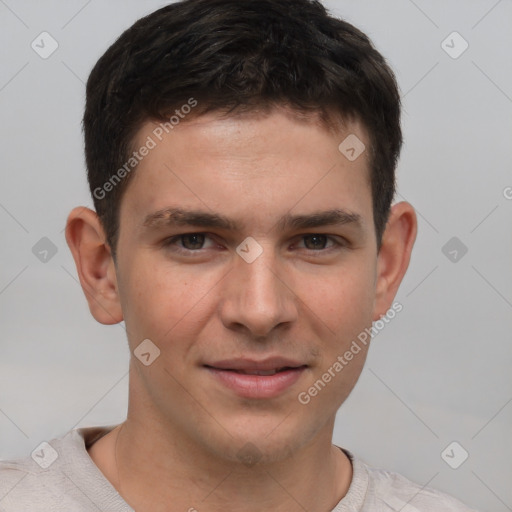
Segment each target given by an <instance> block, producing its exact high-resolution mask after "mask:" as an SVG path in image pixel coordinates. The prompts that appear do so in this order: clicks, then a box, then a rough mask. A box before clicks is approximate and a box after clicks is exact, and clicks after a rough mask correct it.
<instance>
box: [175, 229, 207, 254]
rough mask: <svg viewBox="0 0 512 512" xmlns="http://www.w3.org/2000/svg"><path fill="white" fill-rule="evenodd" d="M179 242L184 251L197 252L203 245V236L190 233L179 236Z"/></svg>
mask: <svg viewBox="0 0 512 512" xmlns="http://www.w3.org/2000/svg"><path fill="white" fill-rule="evenodd" d="M180 240H181V242H182V245H183V247H184V248H185V249H188V250H191V251H193V250H197V249H201V248H202V245H203V244H204V240H205V235H204V234H203V233H190V234H186V235H181V236H180Z"/></svg>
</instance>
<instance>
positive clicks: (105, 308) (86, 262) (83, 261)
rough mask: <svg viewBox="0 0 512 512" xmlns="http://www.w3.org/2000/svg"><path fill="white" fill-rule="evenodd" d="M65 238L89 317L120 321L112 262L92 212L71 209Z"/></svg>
mask: <svg viewBox="0 0 512 512" xmlns="http://www.w3.org/2000/svg"><path fill="white" fill-rule="evenodd" d="M66 241H67V243H68V246H69V248H70V250H71V253H72V254H73V258H74V260H75V265H76V269H77V272H78V277H79V278H80V284H81V285H82V289H83V291H84V293H85V297H86V299H87V302H88V303H89V309H90V311H91V314H92V316H93V317H94V318H95V319H96V320H97V321H98V322H100V323H101V324H106V325H112V324H117V323H119V322H121V321H122V320H123V313H122V310H121V302H120V300H119V292H118V286H117V276H116V269H115V264H114V260H113V258H112V255H111V251H110V247H109V246H108V244H107V242H106V236H105V232H104V230H103V227H102V225H101V222H100V219H99V217H98V215H97V214H96V212H94V211H93V210H91V209H89V208H86V207H77V208H74V209H73V210H72V211H71V213H70V214H69V216H68V220H67V223H66Z"/></svg>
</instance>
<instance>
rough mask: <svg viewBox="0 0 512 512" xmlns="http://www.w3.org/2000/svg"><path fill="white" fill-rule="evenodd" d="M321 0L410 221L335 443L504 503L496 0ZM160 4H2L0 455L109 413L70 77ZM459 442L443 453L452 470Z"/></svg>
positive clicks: (503, 78)
mask: <svg viewBox="0 0 512 512" xmlns="http://www.w3.org/2000/svg"><path fill="white" fill-rule="evenodd" d="M326 4H327V5H328V7H330V8H331V9H332V10H333V11H334V13H336V14H338V15H340V16H342V17H344V18H345V19H347V21H349V22H351V23H353V24H355V25H356V26H358V27H359V28H361V29H362V30H363V31H365V32H366V33H367V34H368V35H369V36H370V37H371V38H372V40H373V41H374V43H375V45H376V46H377V48H378V49H379V50H380V51H381V52H382V53H383V54H384V55H385V56H386V57H387V58H388V60H389V62H390V64H391V65H392V67H393V68H394V70H395V71H396V74H397V77H398V80H399V83H400V87H401V89H402V92H403V97H404V115H403V127H404V132H405V147H404V150H403V154H402V158H401V161H400V165H399V169H398V184H399V195H398V196H397V199H398V200H400V199H406V200H408V201H410V202H411V203H412V204H413V205H414V206H415V208H416V209H417V213H418V217H419V235H418V240H417V243H416V246H415V249H414V251H413V258H412V263H411V266H410V268H409V271H408V273H407V275H406V277H405V280H404V282H403V284H402V286H401V288H400V291H399V293H398V296H397V300H398V301H399V302H401V303H402V304H403V311H402V312H401V313H400V314H399V315H397V317H396V318H395V319H394V320H393V321H392V322H391V323H390V324H389V325H388V326H386V328H385V329H384V330H383V331H381V332H380V333H379V334H378V335H377V337H376V338H375V339H374V342H373V346H372V349H371V351H370V356H369V359H368V362H367V365H366V367H365V370H364V372H363V374H362V376H361V379H360V381H359V384H358V386H357V387H356V389H355V390H354V392H353V393H352V395H351V396H350V398H349V399H348V400H347V402H346V403H345V404H344V405H343V407H342V408H341V409H340V412H339V414H338V418H337V424H336V431H335V438H334V441H335V442H336V443H337V444H339V445H341V446H345V447H347V448H349V449H351V450H352V451H353V452H355V453H356V454H357V455H359V456H360V457H362V458H363V459H364V460H365V461H366V462H368V463H370V464H373V465H376V466H383V467H385V468H387V469H391V470H394V471H398V472H400V473H403V474H404V475H406V476H407V477H408V478H410V479H412V480H415V481H417V482H419V483H421V484H427V485H429V486H432V487H436V488H439V489H441V490H444V491H446V492H449V493H451V494H453V495H455V496H457V497H459V498H461V499H463V500H464V501H466V502H467V503H468V504H470V505H472V506H473V507H475V508H478V509H479V510H488V511H491V510H492V511H496V512H498V511H506V510H512V490H511V486H510V483H511V481H512V468H511V466H512V464H511V462H510V461H511V460H512V438H511V436H510V425H511V419H512V403H511V402H512V385H511V381H512V378H511V376H510V374H511V372H510V366H511V359H512V348H511V343H510V341H511V336H512V334H511V333H512V315H511V313H512V199H507V197H506V196H508V197H509V198H512V188H507V187H512V172H511V170H512V168H511V163H512V162H511V160H512V157H511V151H510V140H511V134H512V130H511V128H512V81H511V78H512V76H511V74H512V71H511V65H510V64H511V59H510V54H511V50H512V2H511V1H510V0H500V1H496V0H478V1H476V0H472V1H469V0H464V1H463V0H458V1H454V0H450V1H441V0H437V1H420V0H415V1H414V2H413V1H412V0H392V1H386V2H382V1H381V0H371V1H370V0H364V1H359V2H356V1H355V0H346V1H345V0H331V1H328V2H326ZM162 5H164V3H162V2H156V1H145V2H140V1H135V0H129V1H126V0H123V1H122V2H121V1H119V0H116V1H109V2H106V1H101V0H92V1H91V0H90V1H89V2H84V0H72V1H67V2H57V1H49V0H46V1H44V2H39V1H38V2H36V1H35V0H33V1H15V0H0V42H1V52H2V65H1V67H0V112H1V119H2V123H1V126H0V130H1V131H0V140H1V160H2V162H1V171H0V172H1V180H2V181H1V187H0V235H1V253H0V254H1V264H0V315H1V318H0V321H1V327H2V334H1V341H0V347H1V352H0V455H1V457H2V458H8V457H14V456H20V455H25V454H28V453H30V452H31V451H32V450H33V449H34V448H35V447H36V446H37V445H38V444H39V443H40V442H41V441H44V440H49V439H51V438H53V437H56V436H60V435H62V434H63V433H65V432H66V431H68V430H69V429H71V428H73V427H77V426H90V425H96V424H113V423H117V422H121V421H122V420H123V419H124V417H125V414H126V405H127V384H128V378H127V369H128V359H129V352H128V349H127V343H126V340H125V332H124V329H123V328H122V326H120V325H117V326H109V327H106V326H102V325H100V324H97V323H96V322H95V321H94V319H93V318H92V316H91V315H90V314H89V310H88V307H87V305H86V301H85V298H84V295H83V292H82V289H81V287H80V285H79V283H78V281H77V274H76V271H75V267H74V263H73V260H72V258H71V255H70V252H69V250H68V248H67V245H66V242H65V239H64V233H63V229H64V225H65V220H66V216H67V214H68V212H69V211H70V210H71V208H72V207H73V206H76V205H86V206H91V205H92V201H91V199H90V198H89V193H88V189H87V183H86V177H85V168H84V163H83V154H82V136H81V128H80V121H81V116H82V111H83V105H84V82H85V81H86V79H87V76H88V73H89V72H90V70H91V68H92V66H93V65H94V63H95V62H96V60H97V59H98V58H99V57H100V56H101V54H102V53H103V52H104V51H105V50H106V49H107V47H108V46H109V45H110V44H111V43H112V42H113V41H114V40H115V38H116V37H117V36H118V35H119V34H120V33H121V31H122V30H124V29H125V28H127V27H128V26H130V25H131V24H132V23H133V22H134V21H135V20H136V19H138V18H139V17H141V16H142V15H144V14H147V13H149V12H151V11H153V10H155V9H156V8H158V7H160V6H162ZM43 31H47V32H49V33H50V34H51V35H52V37H53V38H54V39H55V40H56V41H57V42H58V44H59V47H58V49H57V50H56V51H55V53H53V54H52V55H51V56H50V57H49V58H47V59H42V58H41V57H40V56H39V55H38V54H37V53H36V52H35V51H34V50H33V49H32V48H31V42H32V41H33V40H35V39H36V38H37V36H38V35H39V34H40V33H41V32H43ZM453 31H457V32H459V33H460V34H461V35H462V37H463V38H464V39H465V40H466V41H467V42H468V43H469V48H468V49H467V50H466V51H465V52H464V53H463V54H462V55H460V56H459V57H458V58H456V59H454V58H452V57H451V56H450V55H448V54H447V53H446V52H445V51H444V49H443V47H442V46H441V45H442V41H443V40H445V39H446V38H447V36H448V35H449V34H451V33H452V32H453ZM447 44H448V45H449V46H452V47H453V48H451V50H450V51H451V52H452V53H453V52H456V51H458V50H460V49H461V48H462V46H461V41H460V40H457V39H453V37H452V38H451V39H450V38H449V39H448V40H447ZM43 237H48V238H49V239H50V240H51V241H52V242H53V244H55V246H56V249H57V252H56V254H55V255H54V256H52V257H50V256H51V253H49V255H48V256H47V261H46V262H44V261H40V259H38V258H37V257H36V255H35V254H34V253H33V250H32V248H33V247H34V245H35V244H36V243H37V242H38V241H39V240H40V239H41V238H43ZM452 237H457V238H458V241H456V244H458V245H455V246H453V247H452V246H449V247H448V249H447V250H445V252H446V254H447V255H445V254H444V253H443V251H442V248H443V247H444V246H445V244H446V243H447V242H448V241H449V240H450V239H451V238H452ZM461 244H464V245H465V246H466V247H467V249H468V252H467V253H466V254H465V255H464V256H462V252H461V250H460V249H461V247H462V246H461ZM454 249H455V250H456V251H457V260H456V261H451V259H453V257H455V253H453V252H452V254H451V255H450V254H449V252H450V251H453V250H454ZM36 252H37V251H36ZM450 258H451V259H450ZM452 441H457V442H458V443H459V444H460V445H461V446H462V447H463V449H464V450H466V451H467V452H468V453H469V458H468V459H467V460H466V461H465V462H464V463H463V464H462V465H460V467H459V468H458V469H452V468H451V467H449V466H448V464H447V463H446V462H445V461H444V460H443V459H442V457H441V453H442V452H443V450H444V449H445V448H446V447H447V446H448V445H449V444H450V443H451V442H452ZM461 453H462V452H461V449H460V448H457V449H456V450H455V451H454V452H450V455H452V457H451V461H452V463H453V461H455V462H457V459H458V458H459V457H460V454H461ZM0 498H1V497H0Z"/></svg>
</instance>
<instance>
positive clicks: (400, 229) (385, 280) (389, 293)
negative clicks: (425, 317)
mask: <svg viewBox="0 0 512 512" xmlns="http://www.w3.org/2000/svg"><path fill="white" fill-rule="evenodd" d="M417 232H418V222H417V219H416V213H415V211H414V208H413V207H412V206H411V205H410V204H409V203H407V202H405V201H403V202H401V203H398V204H395V205H394V206H393V207H392V208H391V213H390V216H389V220H388V223H387V225H386V229H385V231H384V234H383V236H382V245H381V248H380V251H379V254H378V255H377V280H376V294H375V306H374V310H373V321H376V320H378V319H379V318H381V317H382V316H383V315H385V314H386V312H387V311H388V309H389V308H390V307H391V305H392V302H393V299H394V298H395V295H396V292H397V291H398V287H399V286H400V283H401V282H402V279H403V277H404V275H405V272H406V270H407V267H408V266H409V261H410V259H411V252H412V248H413V245H414V242H415V240H416V234H417Z"/></svg>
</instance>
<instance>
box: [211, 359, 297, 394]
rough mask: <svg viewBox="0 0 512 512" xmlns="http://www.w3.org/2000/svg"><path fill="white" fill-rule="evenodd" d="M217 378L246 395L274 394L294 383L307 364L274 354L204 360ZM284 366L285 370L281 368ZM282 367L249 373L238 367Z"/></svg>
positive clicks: (257, 368)
mask: <svg viewBox="0 0 512 512" xmlns="http://www.w3.org/2000/svg"><path fill="white" fill-rule="evenodd" d="M204 367H205V368H206V369H207V370H208V371H209V372H210V374H211V375H213V376H214V378H215V379H216V380H217V381H218V382H220V383H221V384H223V385H224V386H225V387H227V388H228V389H230V390H232V391H234V392H235V393H236V394H237V395H239V396H241V397H244V398H260V399H261V398H274V397H276V396H278V395H280V394H281V393H283V392H284V391H286V390H287V389H288V388H290V387H291V386H293V385H294V384H295V383H296V382H297V381H298V380H299V379H300V377H301V376H302V374H303V373H304V371H305V370H306V369H307V365H305V364H302V363H300V362H298V361H294V360H291V359H286V358H281V357H273V358H268V359H264V360H260V361H257V360H251V359H226V360H223V361H216V362H214V363H211V364H205V365H204ZM283 368H284V369H283ZM280 369H283V370H280ZM272 370H280V371H278V372H277V373H275V374H274V375H250V374H246V373H237V371H245V372H256V371H272Z"/></svg>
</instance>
